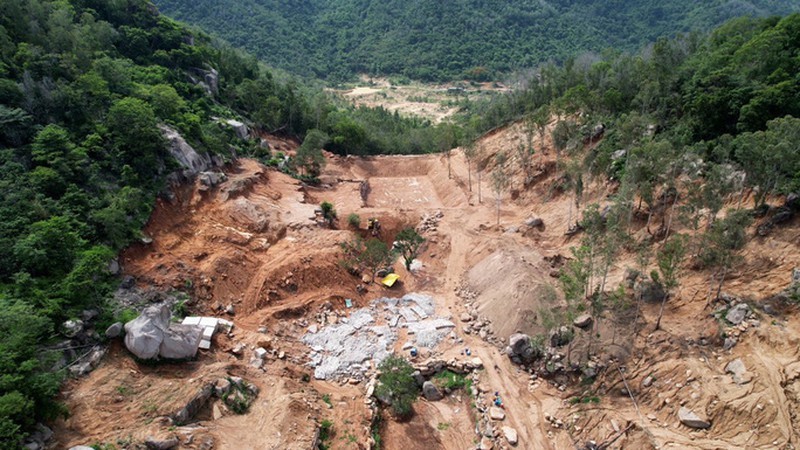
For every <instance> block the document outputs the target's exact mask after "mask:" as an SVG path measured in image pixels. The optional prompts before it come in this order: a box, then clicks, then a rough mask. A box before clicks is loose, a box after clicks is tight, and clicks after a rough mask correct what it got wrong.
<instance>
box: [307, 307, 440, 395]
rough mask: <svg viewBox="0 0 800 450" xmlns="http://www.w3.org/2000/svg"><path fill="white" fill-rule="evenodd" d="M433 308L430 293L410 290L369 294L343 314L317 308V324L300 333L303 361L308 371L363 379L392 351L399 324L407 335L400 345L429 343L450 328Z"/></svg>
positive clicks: (406, 347) (425, 345) (433, 344)
mask: <svg viewBox="0 0 800 450" xmlns="http://www.w3.org/2000/svg"><path fill="white" fill-rule="evenodd" d="M434 313H435V307H434V303H433V298H431V297H429V296H427V295H422V294H414V293H411V294H407V295H405V296H403V297H402V298H379V299H376V300H373V301H372V302H371V303H370V306H369V307H367V308H359V309H355V310H353V311H352V312H351V313H350V316H349V317H340V316H338V315H335V314H333V313H332V312H331V311H326V310H323V311H321V312H320V313H319V314H318V316H317V317H318V321H319V322H320V323H319V325H316V324H315V325H311V326H309V327H308V333H307V334H305V335H304V336H303V338H302V340H303V342H304V343H305V344H306V345H308V346H309V347H311V350H312V351H311V353H310V355H309V358H310V360H311V361H310V362H309V366H311V367H313V368H314V377H315V378H317V379H321V380H325V379H332V378H333V379H340V380H349V381H350V382H354V383H358V382H360V381H362V380H364V379H365V378H367V377H368V376H367V375H368V373H369V372H371V371H373V370H374V369H376V368H377V365H378V364H380V362H381V361H383V359H385V358H386V357H387V356H389V355H390V354H391V353H392V350H393V346H394V344H395V342H396V341H397V330H398V329H399V328H405V329H406V333H407V334H408V335H409V341H408V342H406V343H405V344H404V345H403V349H404V350H410V349H411V348H413V347H420V348H426V349H428V350H432V349H434V348H435V347H436V346H437V345H438V343H439V342H440V341H441V340H442V339H444V338H445V337H446V336H447V335H448V334H449V333H450V332H451V331H452V330H453V328H455V324H454V323H453V322H452V321H450V320H449V318H446V317H435V316H434Z"/></svg>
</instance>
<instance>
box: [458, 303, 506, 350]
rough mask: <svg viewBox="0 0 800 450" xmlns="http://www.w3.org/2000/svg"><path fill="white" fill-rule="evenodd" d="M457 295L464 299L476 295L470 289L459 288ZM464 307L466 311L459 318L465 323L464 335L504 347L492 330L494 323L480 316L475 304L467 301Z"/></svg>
mask: <svg viewBox="0 0 800 450" xmlns="http://www.w3.org/2000/svg"><path fill="white" fill-rule="evenodd" d="M456 294H457V295H458V296H460V297H462V298H470V297H471V298H474V297H475V294H474V293H473V292H472V291H470V290H469V289H468V288H459V289H457V290H456ZM464 307H465V308H466V311H465V312H464V313H462V314H461V316H460V317H459V319H460V320H461V322H462V323H463V328H462V329H463V331H464V333H465V334H471V335H475V336H478V337H479V338H481V339H483V340H484V341H486V342H488V343H489V344H492V345H494V346H495V347H498V348H501V347H502V345H503V340H502V339H501V338H500V337H498V336H497V335H495V334H494V331H493V330H492V328H491V325H492V321H491V320H489V319H488V318H487V317H482V316H479V315H478V310H477V308H476V307H475V304H474V303H472V302H470V301H467V302H465V303H464Z"/></svg>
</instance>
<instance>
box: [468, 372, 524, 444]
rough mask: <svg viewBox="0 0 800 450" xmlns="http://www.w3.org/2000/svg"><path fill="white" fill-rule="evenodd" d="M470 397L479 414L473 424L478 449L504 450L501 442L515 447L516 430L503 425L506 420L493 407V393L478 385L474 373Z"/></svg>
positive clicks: (500, 409)
mask: <svg viewBox="0 0 800 450" xmlns="http://www.w3.org/2000/svg"><path fill="white" fill-rule="evenodd" d="M470 395H471V396H472V398H473V399H474V401H475V409H476V410H477V412H478V414H479V417H478V419H477V423H476V424H475V432H476V434H477V435H478V437H479V441H478V448H480V449H488V450H491V449H494V448H504V444H503V440H504V441H505V443H507V444H509V445H511V446H516V445H517V443H518V442H519V436H518V434H517V430H516V429H514V428H512V427H510V426H508V425H503V422H504V420H505V418H506V413H505V411H504V410H503V409H502V408H498V407H497V406H495V405H494V403H493V393H492V392H491V391H490V390H488V389H486V388H484V387H483V386H481V385H480V380H479V378H478V376H477V374H474V373H473V374H472V388H471V392H470Z"/></svg>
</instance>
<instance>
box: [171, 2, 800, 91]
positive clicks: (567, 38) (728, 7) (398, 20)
mask: <svg viewBox="0 0 800 450" xmlns="http://www.w3.org/2000/svg"><path fill="white" fill-rule="evenodd" d="M155 3H156V4H157V5H158V7H159V8H161V9H162V10H163V11H164V12H166V13H167V14H170V15H172V16H174V17H176V18H178V19H181V20H184V21H187V22H189V23H192V24H195V25H198V26H201V27H202V28H203V29H205V30H207V31H209V32H212V33H215V34H217V35H218V36H221V37H223V38H225V39H226V40H228V41H229V42H231V43H232V44H234V45H236V46H239V47H243V48H246V49H247V50H248V51H250V52H252V53H253V54H255V55H257V56H258V57H259V58H261V59H262V60H263V61H265V62H267V63H268V64H271V65H273V66H276V67H281V68H283V69H286V70H288V71H290V72H293V73H298V74H303V75H306V76H314V77H317V78H323V79H330V80H342V79H346V78H351V77H352V76H353V75H354V74H357V73H369V74H380V75H386V74H389V75H392V74H393V75H405V76H407V77H410V78H413V79H421V80H443V79H454V78H469V79H474V80H486V79H494V78H495V77H498V76H499V75H500V74H501V73H504V72H509V71H511V70H514V69H522V68H528V67H534V66H536V65H538V64H540V63H542V62H546V61H548V60H564V59H565V58H567V57H570V56H574V55H576V54H580V53H583V52H590V51H591V52H601V51H603V50H606V49H614V50H635V49H638V48H639V47H640V46H642V45H644V44H646V43H648V42H652V41H655V40H656V39H657V38H658V37H662V36H667V37H668V36H671V35H674V34H675V33H678V32H688V31H691V30H698V31H707V30H708V29H710V28H713V27H714V26H716V25H719V24H721V23H722V22H724V21H726V20H728V19H730V18H733V17H739V16H743V15H749V16H754V17H761V16H768V15H773V14H787V13H790V12H796V11H798V10H800V6H798V4H797V3H796V2H793V1H791V0H772V1H766V0H747V1H728V0H714V1H709V2H694V1H688V0H681V1H674V2H657V1H630V0H617V1H612V2H608V1H596V0H578V1H568V2H567V1H538V0H534V1H532V0H516V1H511V2H507V1H498V0H488V1H486V0H481V1H476V0H459V1H450V2H438V1H427V0H415V1H354V0H306V1H301V2H283V1H272V0H223V1H206V0H203V1H186V0H158V1H156V2H155Z"/></svg>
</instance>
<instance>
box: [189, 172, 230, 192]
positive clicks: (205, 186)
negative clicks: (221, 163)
mask: <svg viewBox="0 0 800 450" xmlns="http://www.w3.org/2000/svg"><path fill="white" fill-rule="evenodd" d="M227 179H228V177H227V176H226V175H225V174H224V173H222V172H211V171H204V172H200V173H199V174H198V175H197V181H198V183H200V186H199V187H198V190H199V191H200V192H205V191H208V190H211V189H212V188H214V187H216V186H217V185H219V184H220V183H222V182H224V181H225V180H227Z"/></svg>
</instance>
